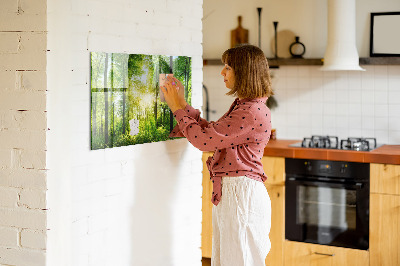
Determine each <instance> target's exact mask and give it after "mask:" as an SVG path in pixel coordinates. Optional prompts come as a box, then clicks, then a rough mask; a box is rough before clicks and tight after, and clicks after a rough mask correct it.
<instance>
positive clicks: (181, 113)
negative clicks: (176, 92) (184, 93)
mask: <svg viewBox="0 0 400 266" xmlns="http://www.w3.org/2000/svg"><path fill="white" fill-rule="evenodd" d="M187 106H189V105H187ZM187 106H186V108H187ZM186 108H185V111H184V110H183V109H178V110H176V111H175V112H174V118H175V119H176V121H178V124H177V125H176V126H175V127H174V129H172V131H171V133H170V134H169V137H170V138H181V137H185V136H184V135H183V134H182V132H181V130H180V128H179V120H181V119H182V118H183V117H184V116H185V115H186V113H187V112H186ZM192 108H193V107H192Z"/></svg>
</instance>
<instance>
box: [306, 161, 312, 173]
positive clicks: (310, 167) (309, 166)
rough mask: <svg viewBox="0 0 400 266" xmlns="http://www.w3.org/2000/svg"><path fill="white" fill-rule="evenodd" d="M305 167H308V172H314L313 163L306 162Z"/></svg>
mask: <svg viewBox="0 0 400 266" xmlns="http://www.w3.org/2000/svg"><path fill="white" fill-rule="evenodd" d="M304 165H305V166H306V170H307V171H309V172H310V171H311V170H312V166H311V162H305V163H304Z"/></svg>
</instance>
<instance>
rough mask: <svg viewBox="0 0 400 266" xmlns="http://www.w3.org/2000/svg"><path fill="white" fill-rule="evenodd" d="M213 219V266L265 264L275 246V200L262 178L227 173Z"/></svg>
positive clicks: (257, 265) (258, 265) (259, 265)
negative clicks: (270, 195)
mask: <svg viewBox="0 0 400 266" xmlns="http://www.w3.org/2000/svg"><path fill="white" fill-rule="evenodd" d="M212 223H213V237H212V258H211V265H212V266H262V265H265V257H266V256H267V254H268V252H269V250H270V249H271V242H270V240H269V231H270V228H271V201H270V198H269V195H268V192H267V189H266V188H265V186H264V184H263V183H262V182H260V181H256V180H253V179H250V178H248V177H245V176H239V177H223V178H222V197H221V201H220V202H219V204H218V205H217V206H213V211H212Z"/></svg>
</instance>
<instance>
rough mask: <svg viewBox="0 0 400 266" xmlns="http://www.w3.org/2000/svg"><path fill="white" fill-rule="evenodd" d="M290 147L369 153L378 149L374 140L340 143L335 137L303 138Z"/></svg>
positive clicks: (350, 140) (353, 139)
mask: <svg viewBox="0 0 400 266" xmlns="http://www.w3.org/2000/svg"><path fill="white" fill-rule="evenodd" d="M289 146H291V147H302V148H319V149H338V150H352V151H371V150H373V149H376V148H378V147H380V146H381V145H377V143H376V138H347V139H342V140H341V141H340V145H339V140H338V137H336V136H316V135H313V136H312V137H311V138H304V139H303V141H302V142H297V143H294V144H291V145H289Z"/></svg>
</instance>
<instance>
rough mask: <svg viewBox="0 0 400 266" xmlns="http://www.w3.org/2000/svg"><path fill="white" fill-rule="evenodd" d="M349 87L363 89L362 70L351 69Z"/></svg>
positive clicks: (350, 88)
mask: <svg viewBox="0 0 400 266" xmlns="http://www.w3.org/2000/svg"><path fill="white" fill-rule="evenodd" d="M348 79H349V80H348V83H349V84H348V88H349V90H361V72H360V71H350V72H349V73H348Z"/></svg>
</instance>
